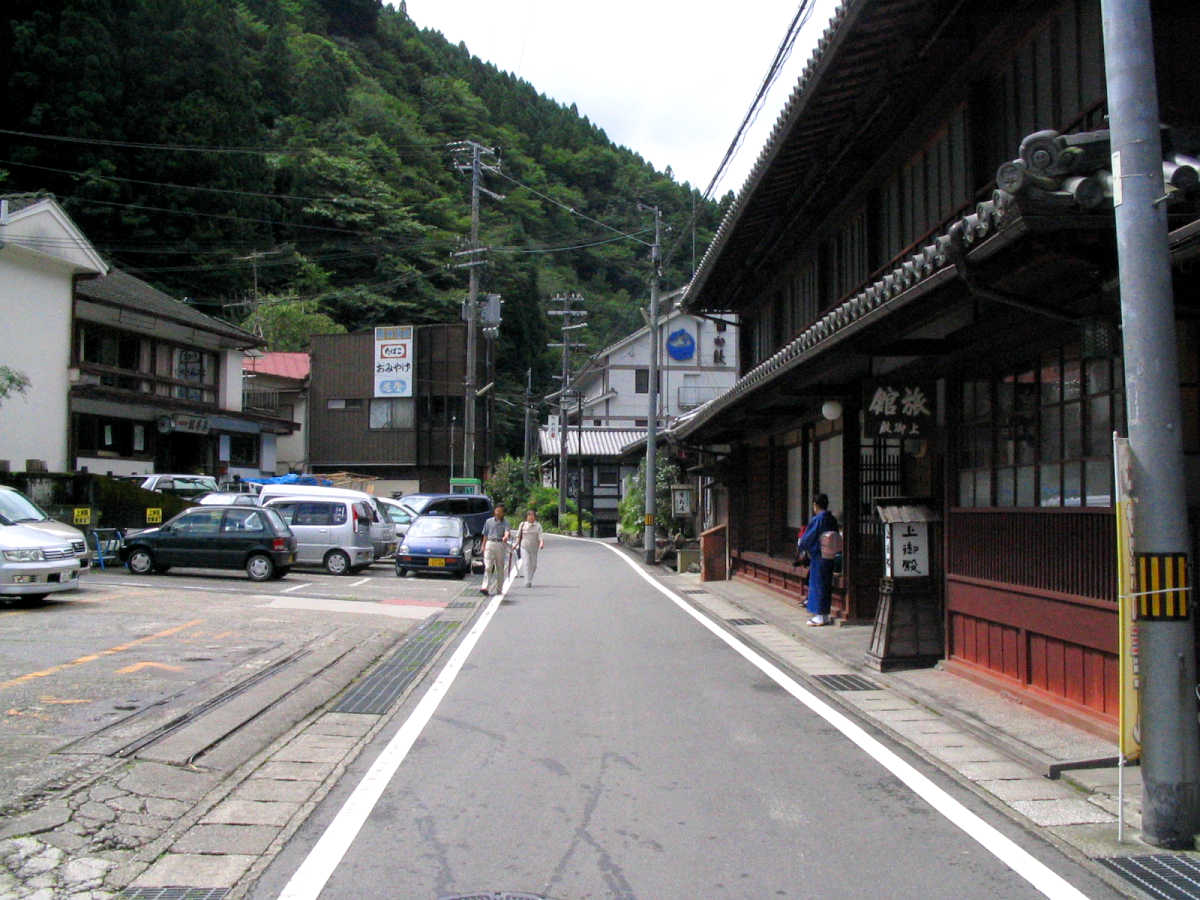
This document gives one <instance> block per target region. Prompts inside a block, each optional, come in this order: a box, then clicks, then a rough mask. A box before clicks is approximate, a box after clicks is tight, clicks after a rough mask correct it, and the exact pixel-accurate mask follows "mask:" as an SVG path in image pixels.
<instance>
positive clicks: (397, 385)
mask: <svg viewBox="0 0 1200 900" xmlns="http://www.w3.org/2000/svg"><path fill="white" fill-rule="evenodd" d="M379 393H381V394H402V395H404V396H408V382H407V381H405V380H404V379H403V378H394V379H392V380H391V381H381V382H379Z"/></svg>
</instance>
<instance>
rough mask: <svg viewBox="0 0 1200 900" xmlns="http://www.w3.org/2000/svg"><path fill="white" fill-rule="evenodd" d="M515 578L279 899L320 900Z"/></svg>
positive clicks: (489, 607)
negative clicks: (323, 891)
mask: <svg viewBox="0 0 1200 900" xmlns="http://www.w3.org/2000/svg"><path fill="white" fill-rule="evenodd" d="M515 578H516V573H515V572H513V573H510V574H509V576H508V578H507V579H506V580H505V582H504V587H503V589H502V590H501V591H500V593H499V594H497V595H496V596H494V597H492V599H491V602H490V603H488V605H487V607H486V608H485V609H484V611H483V612H482V613H481V614H480V616H479V618H478V619H477V620H476V622H475V625H474V626H473V627H472V628H471V630H470V631H469V632H467V636H466V637H464V638H463V641H462V643H461V644H459V645H458V649H457V650H455V651H454V654H453V655H452V656H451V657H450V660H449V662H447V663H446V665H445V666H444V667H443V668H442V671H441V672H440V673H439V674H438V676H437V678H436V679H434V682H433V684H431V685H430V686H429V690H427V691H426V692H425V695H424V696H423V697H422V698H421V701H420V702H419V703H418V704H417V705H416V707H414V709H413V711H412V713H411V714H410V715H409V717H408V718H407V719H406V720H405V721H404V724H403V725H402V726H400V730H399V731H397V732H396V734H395V735H394V736H393V737H392V739H391V740H390V741H388V745H387V746H386V747H384V748H383V752H382V753H380V754H379V758H378V759H376V760H375V762H374V763H373V764H372V765H371V768H370V769H368V770H367V774H366V775H364V776H363V778H362V781H360V782H359V783H358V786H357V787H356V788H355V789H354V791H353V793H351V794H350V796H349V797H348V798H347V800H346V802H345V803H344V804H343V805H342V808H341V809H340V810H338V812H337V815H336V816H334V817H333V821H332V822H330V823H329V825H328V826H327V827H326V829H325V831H324V833H323V834H322V835H321V837H320V839H319V840H318V841H317V843H316V844H314V845H313V848H312V850H310V851H309V852H308V856H306V857H305V858H304V862H302V863H301V864H300V868H298V869H297V870H296V871H295V873H294V874H293V875H292V877H291V879H290V880H289V881H288V883H287V884H286V885H284V888H283V891H282V892H280V894H279V900H316V898H317V897H318V896H320V894H321V891H322V890H324V888H325V884H326V882H328V881H329V877H330V876H331V875H332V874H333V872H334V870H335V869H336V868H337V867H338V865H339V864H340V863H341V861H342V859H343V857H345V855H346V851H347V850H349V849H350V845H351V844H352V843H354V839H355V838H356V837H357V836H358V832H359V830H360V829H361V828H362V826H363V824H364V823H365V822H366V821H367V817H368V816H369V815H370V814H371V810H373V809H374V808H375V804H376V803H378V802H379V798H380V797H381V796H382V795H383V792H384V790H385V789H386V788H387V786H388V783H389V782H390V781H391V780H392V776H394V775H395V774H396V770H397V769H399V768H400V764H401V763H403V762H404V760H405V758H406V757H407V756H408V752H409V751H410V750H411V749H412V746H413V744H415V743H416V741H417V738H418V737H420V736H421V732H422V731H424V730H425V726H426V725H428V724H429V720H430V719H432V718H433V714H434V713H435V712H437V708H438V706H439V705H440V704H441V702H442V700H443V699H444V698H445V696H446V694H447V693H448V692H449V690H450V686H451V685H452V684H454V679H456V678H457V677H458V673H459V672H460V671H462V667H463V665H464V664H465V663H466V661H467V657H468V656H470V655H471V651H472V650H474V649H475V645H476V644H477V643H479V639H480V637H482V636H483V632H484V630H485V629H486V628H487V627H488V624H489V623H490V622H491V621H492V618H493V617H494V616H495V615H496V610H498V609H499V608H500V603H501V601H502V600H504V596H505V595H506V594H507V593H508V588H509V586H510V585H511V584H512V583H513V581H514V580H515Z"/></svg>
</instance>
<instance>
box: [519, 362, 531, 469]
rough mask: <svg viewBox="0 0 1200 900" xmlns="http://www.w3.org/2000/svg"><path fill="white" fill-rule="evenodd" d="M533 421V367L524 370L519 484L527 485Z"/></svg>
mask: <svg viewBox="0 0 1200 900" xmlns="http://www.w3.org/2000/svg"><path fill="white" fill-rule="evenodd" d="M532 423H533V369H526V370H525V443H524V444H522V445H521V446H522V448H523V452H522V453H521V484H523V485H525V486H526V487H528V486H529V457H530V456H531V455H532V453H533V448H532V447H531V446H530V444H529V438H530V433H531V430H532Z"/></svg>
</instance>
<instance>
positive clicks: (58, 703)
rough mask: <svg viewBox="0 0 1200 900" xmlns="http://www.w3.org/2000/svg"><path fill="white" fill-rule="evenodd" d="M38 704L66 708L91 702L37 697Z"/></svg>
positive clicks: (84, 699) (83, 699)
mask: <svg viewBox="0 0 1200 900" xmlns="http://www.w3.org/2000/svg"><path fill="white" fill-rule="evenodd" d="M38 702H39V703H45V704H46V705H47V706H67V705H69V704H72V703H91V702H92V701H91V700H88V699H86V698H78V699H70V700H67V699H62V700H60V699H59V698H58V697H38Z"/></svg>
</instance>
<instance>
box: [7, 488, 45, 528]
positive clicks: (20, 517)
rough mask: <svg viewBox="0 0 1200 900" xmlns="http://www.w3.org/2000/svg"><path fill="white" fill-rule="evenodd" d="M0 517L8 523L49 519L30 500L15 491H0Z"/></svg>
mask: <svg viewBox="0 0 1200 900" xmlns="http://www.w3.org/2000/svg"><path fill="white" fill-rule="evenodd" d="M0 516H4V518H6V519H8V520H9V521H10V522H42V521H44V520H46V519H48V518H50V517H49V516H48V515H46V514H45V513H44V512H42V511H41V510H40V509H39V508H38V506H37V504H35V503H34V502H33V501H32V500H30V499H28V498H27V497H26V496H25V495H24V494H19V493H17V492H16V491H0Z"/></svg>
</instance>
